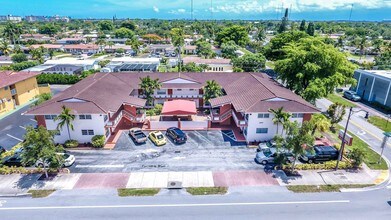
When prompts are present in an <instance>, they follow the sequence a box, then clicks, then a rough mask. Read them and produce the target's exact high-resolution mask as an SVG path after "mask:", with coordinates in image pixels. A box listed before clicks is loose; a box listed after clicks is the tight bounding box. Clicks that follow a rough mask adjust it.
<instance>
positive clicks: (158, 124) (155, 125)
mask: <svg viewBox="0 0 391 220" xmlns="http://www.w3.org/2000/svg"><path fill="white" fill-rule="evenodd" d="M150 123H151V129H154V130H166V129H167V128H170V127H178V122H177V121H151V122H150Z"/></svg>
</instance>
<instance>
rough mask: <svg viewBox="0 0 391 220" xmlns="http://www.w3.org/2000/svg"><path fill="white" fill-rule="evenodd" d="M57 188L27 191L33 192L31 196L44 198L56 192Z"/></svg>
mask: <svg viewBox="0 0 391 220" xmlns="http://www.w3.org/2000/svg"><path fill="white" fill-rule="evenodd" d="M55 191H56V190H55V189H48V190H29V191H28V192H27V193H31V196H32V197H33V198H44V197H48V196H49V195H50V194H52V193H53V192H55Z"/></svg>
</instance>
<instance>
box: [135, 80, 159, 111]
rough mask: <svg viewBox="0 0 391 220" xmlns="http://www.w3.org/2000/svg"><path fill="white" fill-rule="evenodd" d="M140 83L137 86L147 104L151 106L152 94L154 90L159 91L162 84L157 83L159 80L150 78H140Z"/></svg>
mask: <svg viewBox="0 0 391 220" xmlns="http://www.w3.org/2000/svg"><path fill="white" fill-rule="evenodd" d="M140 80H141V83H140V84H139V86H140V88H141V89H142V90H143V94H144V95H145V96H146V98H147V104H148V105H153V99H154V98H153V93H154V92H155V90H157V89H160V87H161V86H162V84H161V83H160V82H159V79H151V77H149V76H146V77H144V78H140Z"/></svg>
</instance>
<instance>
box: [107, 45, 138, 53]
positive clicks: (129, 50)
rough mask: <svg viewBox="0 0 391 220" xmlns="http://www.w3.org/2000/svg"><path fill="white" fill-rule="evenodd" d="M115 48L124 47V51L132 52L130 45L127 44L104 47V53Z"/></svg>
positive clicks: (112, 51)
mask: <svg viewBox="0 0 391 220" xmlns="http://www.w3.org/2000/svg"><path fill="white" fill-rule="evenodd" d="M117 49H124V51H125V53H130V54H134V51H133V49H132V47H131V46H127V45H113V46H106V47H105V48H104V50H105V52H106V53H115V52H116V50H117Z"/></svg>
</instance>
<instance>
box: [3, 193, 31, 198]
mask: <svg viewBox="0 0 391 220" xmlns="http://www.w3.org/2000/svg"><path fill="white" fill-rule="evenodd" d="M11 197H14V198H23V197H31V193H17V194H0V198H11Z"/></svg>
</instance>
